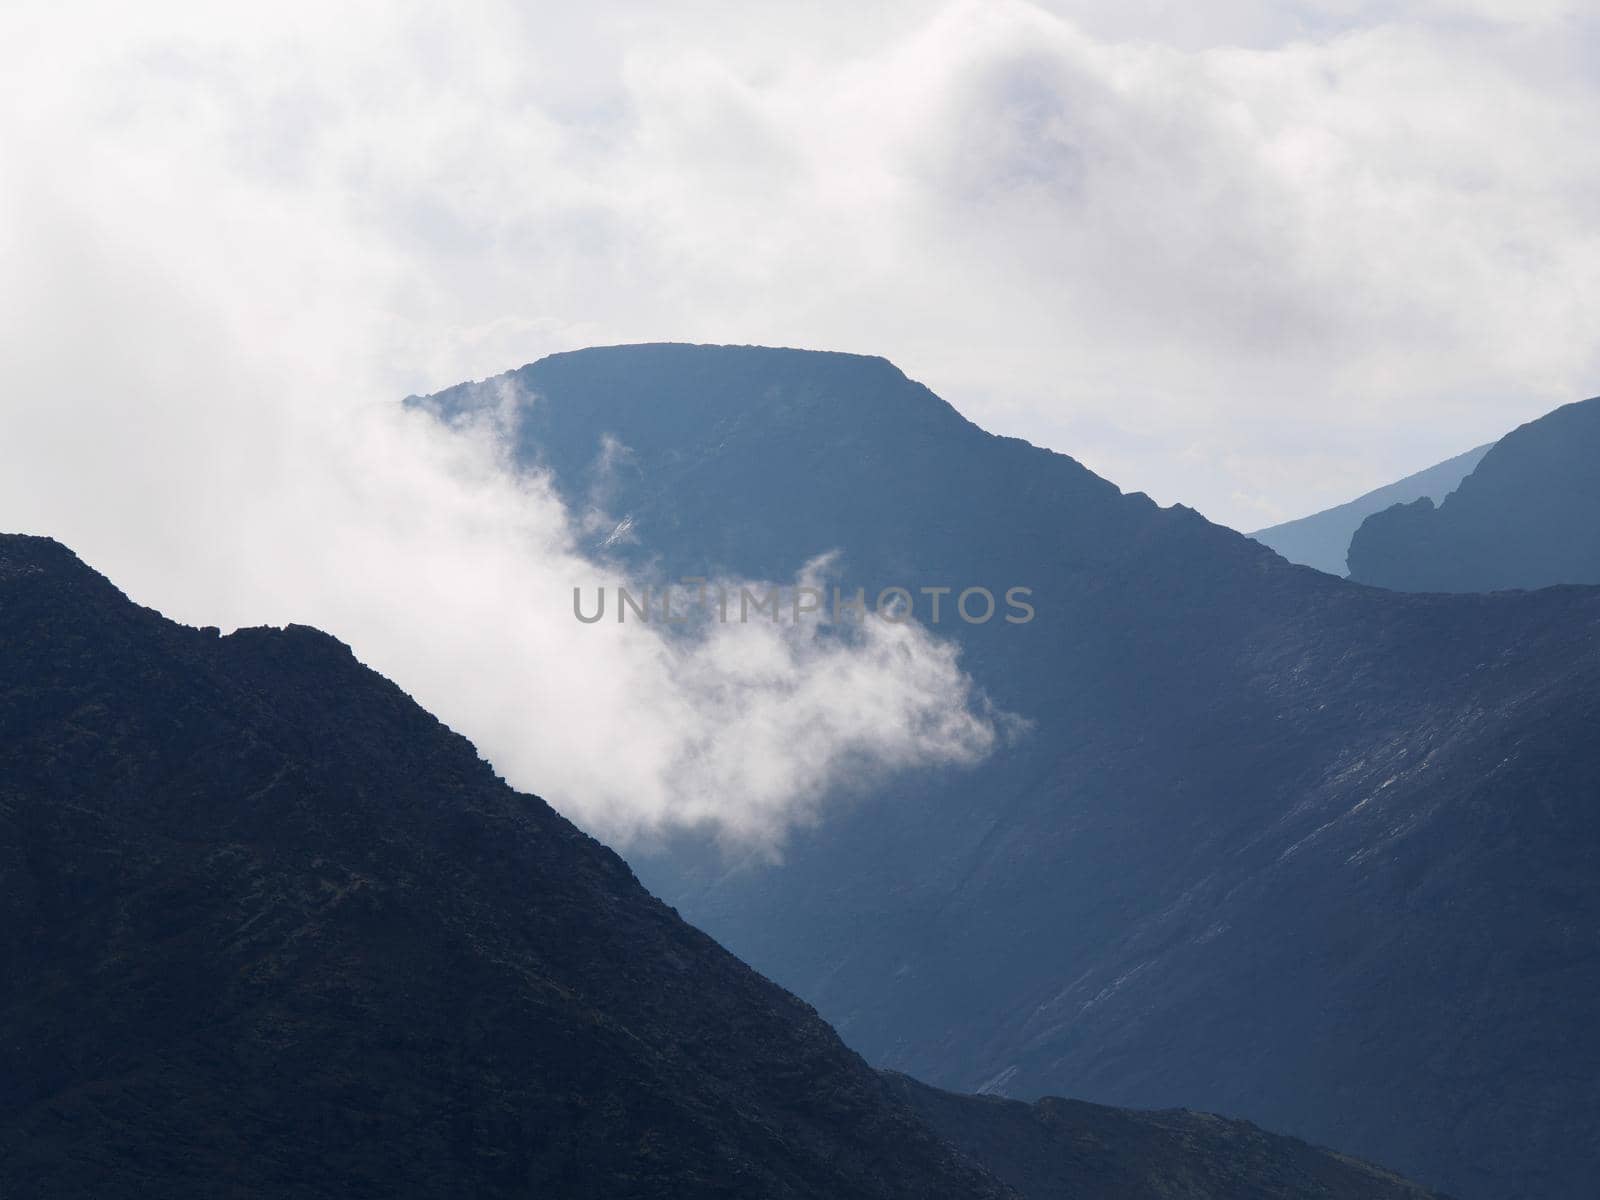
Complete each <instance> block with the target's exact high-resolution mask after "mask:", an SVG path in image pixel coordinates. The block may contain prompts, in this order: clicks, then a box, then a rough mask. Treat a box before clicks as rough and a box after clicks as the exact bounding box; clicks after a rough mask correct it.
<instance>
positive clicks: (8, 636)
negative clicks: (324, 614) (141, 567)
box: [0, 537, 1003, 1198]
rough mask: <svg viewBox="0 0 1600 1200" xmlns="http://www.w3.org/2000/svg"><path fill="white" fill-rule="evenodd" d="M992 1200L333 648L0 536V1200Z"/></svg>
mask: <svg viewBox="0 0 1600 1200" xmlns="http://www.w3.org/2000/svg"><path fill="white" fill-rule="evenodd" d="M1002 1194H1003V1189H1002V1188H1000V1187H999V1185H997V1184H995V1183H994V1182H993V1181H992V1180H990V1179H989V1178H988V1177H987V1176H986V1175H984V1174H982V1173H981V1172H980V1170H979V1169H978V1168H976V1167H974V1166H972V1165H970V1164H968V1163H967V1162H966V1161H965V1160H963V1159H961V1158H960V1157H958V1156H957V1155H956V1154H955V1153H954V1152H953V1151H951V1150H950V1149H949V1148H948V1147H947V1146H946V1145H945V1144H944V1143H942V1142H941V1141H939V1140H938V1139H937V1138H936V1137H934V1136H933V1135H932V1134H931V1133H930V1132H929V1131H928V1130H927V1129H926V1128H925V1126H923V1125H922V1123H921V1122H920V1121H918V1120H917V1119H916V1118H915V1117H913V1116H912V1115H911V1114H910V1113H909V1112H908V1111H907V1110H906V1109H905V1108H903V1107H902V1106H901V1105H899V1104H898V1103H897V1102H895V1101H894V1100H893V1098H892V1097H891V1095H890V1094H889V1089H888V1087H887V1085H886V1084H885V1083H884V1082H883V1081H882V1080H881V1079H880V1078H879V1077H878V1076H877V1075H876V1074H875V1073H874V1072H872V1071H871V1070H870V1069H869V1068H868V1067H867V1066H866V1065H865V1064H864V1063H862V1062H861V1061H860V1060H859V1059H858V1058H857V1057H856V1056H855V1055H854V1054H852V1053H851V1052H849V1051H848V1050H846V1049H845V1048H844V1046H843V1045H841V1044H840V1042H839V1040H838V1039H837V1038H836V1037H835V1036H834V1034H833V1032H832V1031H831V1030H829V1029H828V1027H827V1026H826V1025H824V1024H823V1023H822V1022H821V1021H820V1020H819V1019H818V1018H817V1017H816V1015H815V1014H814V1013H813V1012H812V1011H811V1010H810V1009H809V1008H807V1007H806V1006H805V1005H803V1004H801V1003H800V1002H799V1001H797V1000H795V999H794V998H793V997H791V996H789V995H787V994H786V993H784V992H782V991H781V990H779V989H778V988H776V987H774V986H773V985H772V984H770V983H768V982H767V981H766V980H764V979H762V978H760V977H759V976H757V975H756V974H755V973H754V972H753V971H751V970H749V969H748V968H746V967H744V966H743V965H742V964H740V963H739V962H737V961H735V960H734V959H733V958H732V957H731V956H730V955H728V954H727V953H725V952H724V951H722V950H721V949H720V948H719V947H717V946H716V945H715V944H714V943H713V942H712V941H711V940H710V939H709V938H707V937H705V936H704V935H703V934H701V933H699V932H697V931H696V930H694V929H692V928H690V927H689V926H688V925H686V924H684V923H683V922H682V921H681V920H679V919H678V917H677V916H676V915H675V914H674V913H672V912H671V911H669V910H668V909H667V908H666V907H665V906H663V905H662V904H660V903H659V902H657V901H656V900H654V899H652V898H651V897H650V896H648V895H647V894H646V893H645V892H644V891H643V889H642V888H640V886H639V885H638V883H637V882H636V881H635V880H634V878H633V876H632V875H631V873H630V872H629V870H628V868H627V867H626V866H625V865H624V864H623V862H622V861H621V860H620V859H619V858H617V857H616V856H615V855H614V854H612V853H611V852H610V851H608V850H606V849H605V848H604V847H602V846H601V845H599V844H598V843H596V842H594V841H593V840H591V839H590V838H588V837H586V836H584V835H583V834H581V833H579V832H578V831H577V830H576V829H574V828H573V827H572V826H571V825H570V824H568V823H567V822H566V821H565V820H563V819H562V818H560V817H559V816H557V815H556V814H555V813H553V812H552V811H551V810H550V809H549V808H548V807H547V806H546V805H545V804H544V803H543V802H542V801H540V800H538V799H536V798H534V797H531V796H525V795H519V794H517V793H514V792H512V791H511V790H510V789H509V788H507V787H506V786H505V785H504V784H503V783H502V782H501V781H499V780H498V779H497V778H495V776H494V775H493V774H492V772H491V771H490V769H489V768H488V766H487V765H486V764H484V763H483V762H482V761H480V760H479V758H478V756H477V754H476V753H475V752H474V751H473V749H472V747H471V746H470V745H469V744H468V743H467V742H466V741H465V740H463V739H462V738H460V737H458V736H457V735H455V734H453V733H451V732H450V731H449V730H447V729H445V728H444V727H443V726H441V725H440V724H439V723H438V722H437V721H435V720H434V719H433V718H431V717H430V716H428V715H427V714H426V713H425V712H423V711H422V710H421V709H419V708H418V707H417V706H416V705H415V704H414V703H412V702H411V701H410V700H409V699H408V698H407V697H406V696H405V695H404V694H403V693H402V692H401V691H400V690H399V689H398V688H396V687H394V686H393V685H392V684H390V683H388V682H387V681H385V680H383V679H382V678H380V677H379V676H377V675H375V674H373V673H372V672H370V671H368V670H366V669H365V668H363V667H362V666H360V664H358V663H357V662H356V661H355V659H354V658H353V657H352V656H351V654H350V652H349V651H348V650H347V649H346V648H345V647H344V646H343V645H341V644H340V643H338V642H336V641H335V640H334V639H332V638H330V637H328V636H326V635H324V634H321V633H318V632H316V631H314V630H310V629H305V628H295V627H291V628H289V629H286V630H283V631H276V630H266V629H256V630H242V631H240V632H239V633H236V634H234V635H232V636H229V637H226V638H219V637H217V636H216V634H215V631H209V632H207V631H199V630H192V629H187V628H183V627H180V626H177V625H174V624H171V623H169V622H167V621H165V620H163V619H162V618H161V617H160V616H158V615H157V614H155V613H153V612H150V611H148V610H144V609H140V608H138V607H136V606H134V605H132V604H130V603H129V602H128V601H127V600H126V599H125V598H123V597H122V596H121V595H120V594H119V593H118V592H117V591H116V590H115V589H114V588H113V587H111V585H110V584H108V583H107V582H106V581H105V580H103V579H101V578H100V577H99V576H97V575H95V574H93V573H92V572H91V571H89V570H88V569H87V568H85V567H84V566H83V565H82V564H80V563H79V562H78V561H77V560H76V559H75V558H74V557H73V556H72V555H71V554H70V553H69V552H68V551H66V550H64V549H63V548H62V547H60V546H59V545H56V544H55V543H53V542H48V541H44V540H40V539H30V538H20V537H3V538H0V1195H6V1196H17V1197H23V1196H27V1197H42V1198H55V1197H69V1196H70V1197H77V1196H83V1197H90V1196H92V1197H96V1198H108V1197H110V1198H114V1197H134V1196H139V1197H146V1196H161V1197H185V1196H223V1195H226V1196H237V1197H245V1196H273V1197H329V1198H332V1197H340V1198H344V1197H356V1196H372V1197H378V1196H385V1197H387V1196H536V1195H538V1196H546V1195H552V1196H562V1197H584V1196H593V1197H620V1196H641V1197H642V1196H652V1197H683V1196H696V1197H698V1196H729V1197H734V1196H738V1197H746V1196H794V1197H802V1196H803V1197H814V1196H830V1197H832V1196H859V1197H889V1196H904V1197H926V1196H971V1197H979V1196H990V1197H992V1196H1000V1195H1002Z"/></svg>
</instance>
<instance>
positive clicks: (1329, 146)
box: [3, 0, 1600, 528]
mask: <svg viewBox="0 0 1600 1200" xmlns="http://www.w3.org/2000/svg"><path fill="white" fill-rule="evenodd" d="M3 19H4V20H5V21H6V27H5V34H6V37H5V45H6V47H7V49H6V51H5V52H4V53H5V55H6V58H7V61H6V64H5V65H6V68H7V69H6V72H5V80H6V81H5V83H4V85H3V86H4V87H5V88H6V95H7V98H8V114H7V119H6V138H7V142H8V143H10V144H9V145H8V151H14V150H17V149H19V148H20V150H21V151H22V154H21V160H22V162H23V163H26V164H28V165H18V164H16V163H13V165H12V167H11V173H12V175H13V178H14V181H15V186H16V187H17V188H20V189H22V190H24V191H31V192H34V193H35V196H36V199H37V198H41V193H42V191H43V190H44V189H49V188H55V189H57V190H58V194H60V195H62V196H63V197H64V198H65V199H66V200H67V201H69V202H71V201H73V199H74V197H80V198H81V195H82V194H83V193H84V192H85V191H90V190H93V189H96V188H105V189H109V190H111V191H113V192H116V193H118V194H119V196H120V195H121V194H122V193H124V192H130V193H131V194H132V205H131V207H132V209H133V211H134V215H131V216H129V217H127V218H123V219H121V223H122V224H123V225H124V227H125V231H129V232H131V231H132V230H133V228H134V225H133V222H135V221H140V220H145V219H147V217H146V215H145V214H141V213H139V212H138V208H139V202H140V200H141V199H142V200H143V201H145V202H147V203H148V204H151V205H155V206H157V207H159V208H163V209H165V210H167V211H168V212H170V213H173V214H177V213H182V214H184V215H183V220H184V221H185V223H186V225H187V226H188V233H189V239H190V245H189V249H188V250H187V252H186V253H187V257H188V259H189V262H188V264H187V265H186V266H185V268H184V269H185V270H186V271H189V270H195V271H199V272H201V273H204V274H207V275H208V278H207V279H206V280H205V282H204V283H203V284H202V285H199V290H200V291H203V290H204V288H206V287H211V286H224V285H225V284H226V283H227V279H226V272H219V271H218V270H217V268H216V264H218V263H222V262H228V261H238V260H239V259H241V258H248V257H250V256H251V251H252V247H254V246H258V245H260V244H262V243H263V242H269V241H270V242H273V243H275V244H283V243H303V244H307V245H322V244H325V243H326V242H328V241H332V240H337V241H338V242H339V243H341V245H339V246H337V247H331V248H330V250H331V252H330V254H328V255H326V256H324V257H322V258H321V259H320V260H313V261H309V262H307V263H306V268H305V271H304V272H303V273H302V274H301V275H299V276H298V277H297V278H291V277H289V271H288V268H287V265H286V264H281V263H280V261H279V260H275V259H268V260H267V261H266V262H265V263H264V264H262V265H261V266H260V267H258V268H255V271H256V275H255V277H254V278H253V279H249V280H240V283H241V284H244V285H248V286H252V287H257V288H262V289H264V294H263V295H262V296H261V297H260V298H259V300H260V303H259V305H258V306H259V307H267V306H268V305H269V303H270V304H271V305H272V314H273V317H274V321H275V322H276V323H277V324H278V325H280V326H286V327H288V328H289V329H290V330H291V331H292V332H293V333H294V335H295V336H297V337H299V336H304V334H303V332H302V329H301V328H300V327H297V323H296V321H295V320H294V318H293V315H292V309H293V307H294V306H295V305H296V304H299V305H300V306H301V309H302V311H303V312H305V313H308V314H309V313H313V312H314V313H318V314H319V316H318V317H316V318H313V317H310V316H307V317H306V319H305V320H304V321H302V322H299V323H298V326H301V327H303V326H304V325H305V324H321V323H322V319H321V316H320V314H325V313H327V312H329V311H330V310H332V309H334V308H336V307H340V306H342V311H343V312H344V313H346V314H347V315H348V314H351V313H355V312H359V313H360V314H361V315H362V317H363V318H365V319H366V320H367V327H366V328H365V329H364V330H363V333H362V337H361V340H360V341H359V343H356V344H353V345H352V346H351V347H350V350H349V352H350V353H353V354H361V355H364V356H366V357H367V358H368V360H369V366H370V368H371V375H372V377H373V378H374V379H378V378H379V377H381V378H382V379H383V380H384V381H385V382H386V383H387V384H388V385H389V386H390V388H391V390H392V391H393V392H394V393H395V394H404V393H405V392H409V391H426V390H431V389H433V388H435V387H438V386H442V385H444V384H447V383H450V382H454V381H456V380H459V379H463V378H469V377H482V376H486V375H491V374H495V373H498V372H499V371H502V370H504V369H506V368H507V367H510V366H514V365H517V364H519V363H521V362H523V361H527V360H528V359H531V358H534V357H537V356H538V355H540V354H543V353H546V352H550V351H554V350H561V349H570V348H573V347H575V346H579V345H584V344H593V343H596V342H611V341H633V340H650V339H661V338H678V339H684V340H694V341H729V342H766V343H782V344H801V345H812V346H817V347H821V348H838V349H853V350H860V351H865V352H871V353H881V354H886V355H888V356H889V357H891V358H893V359H894V360H895V361H896V362H898V363H899V364H900V365H902V366H903V367H904V368H906V369H907V370H908V371H909V372H910V373H911V374H912V375H913V376H915V377H917V378H920V379H923V380H924V381H926V382H928V383H929V384H930V385H932V386H933V387H934V388H935V389H936V390H939V391H940V392H942V393H944V394H946V395H947V396H948V397H949V398H950V399H952V400H953V401H954V402H956V403H957V404H958V406H960V407H962V408H963V409H964V410H965V411H967V412H969V413H970V414H971V415H973V416H975V417H976V418H978V419H979V420H981V421H983V422H984V423H986V424H988V425H990V426H991V427H996V428H1000V429H1002V430H1003V431H1004V432H1008V433H1014V434H1020V435H1023V436H1028V437H1031V438H1033V439H1034V440H1036V441H1039V442H1041V443H1044V444H1047V445H1051V446H1054V447H1056V448H1059V449H1062V450H1064V451H1067V452H1069V453H1072V454H1075V455H1078V456H1079V457H1081V458H1083V459H1084V460H1085V461H1086V462H1088V464H1089V465H1090V466H1093V467H1095V468H1096V469H1098V470H1100V471H1102V473H1104V474H1107V475H1108V476H1109V477H1111V478H1113V479H1115V480H1116V481H1117V482H1119V483H1121V484H1123V485H1124V486H1128V487H1133V488H1139V489H1143V490H1148V491H1150V492H1151V493H1152V494H1154V495H1156V496H1157V497H1158V498H1159V499H1161V500H1163V501H1174V500H1182V501H1184V502H1187V503H1191V504H1195V505H1197V506H1198V507H1200V508H1201V509H1202V510H1203V511H1205V512H1207V513H1208V514H1210V515H1212V516H1214V517H1216V518H1218V519H1222V520H1230V521H1233V522H1235V523H1237V524H1239V525H1241V526H1244V527H1252V528H1253V527H1256V526H1258V525H1260V524H1262V523H1263V522H1265V521H1267V520H1269V519H1271V518H1275V517H1278V516H1286V515H1290V514H1292V513H1294V512H1296V511H1299V510H1305V509H1309V508H1312V507H1315V506H1317V505H1319V504H1322V503H1324V502H1328V501H1332V500H1337V499H1342V498H1346V496H1347V494H1348V493H1351V492H1354V491H1358V490H1361V489H1362V488H1364V487H1365V486H1370V485H1372V484H1376V483H1381V482H1385V481H1387V479H1389V478H1392V477H1393V476H1394V475H1396V474H1399V473H1402V472H1404V471H1406V470H1409V469H1413V468H1416V467H1419V466H1422V465H1425V464H1426V463H1427V462H1429V461H1431V460H1433V459H1435V458H1438V457H1442V456H1444V455H1445V454H1447V453H1453V452H1455V451H1457V450H1459V449H1462V448H1464V447H1466V446H1469V445H1473V444H1476V443H1479V442H1481V441H1484V440H1486V439H1487V438H1489V437H1492V436H1495V435H1497V434H1498V433H1500V432H1503V431H1504V430H1505V429H1506V428H1507V427H1509V426H1510V425H1512V424H1515V423H1517V422H1518V421H1521V420H1524V419H1527V418H1529V417H1532V416H1534V415H1537V414H1538V413H1540V412H1543V411H1545V410H1547V409H1548V408H1550V407H1552V406H1554V405H1556V404H1558V403H1562V402H1565V401H1568V400H1571V399H1574V398H1576V397H1578V396H1580V395H1584V394H1587V393H1588V392H1591V391H1593V390H1594V379H1595V376H1596V374H1597V373H1600V372H1597V367H1600V361H1597V359H1600V356H1597V353H1596V342H1595V335H1594V334H1593V332H1592V325H1593V323H1592V322H1591V321H1590V320H1589V319H1588V313H1589V311H1590V310H1591V309H1592V308H1593V307H1594V305H1595V303H1596V300H1597V296H1596V289H1597V287H1600V284H1597V283H1596V282H1595V281H1596V280H1597V279H1600V271H1597V270H1596V267H1597V266H1600V261H1597V260H1600V238H1597V236H1596V235H1595V233H1594V232H1593V228H1592V221H1591V217H1590V214H1591V213H1592V212H1593V203H1594V197H1595V195H1596V192H1597V187H1600V151H1597V150H1595V149H1593V147H1595V146H1600V139H1597V138H1596V137H1595V136H1594V135H1595V132H1596V130H1595V120H1596V118H1595V115H1594V114H1595V113H1597V112H1600V106H1597V105H1596V103H1595V99H1596V97H1595V87H1596V82H1597V79H1596V75H1595V73H1594V71H1593V69H1592V62H1593V53H1592V52H1593V50H1594V48H1595V46H1596V35H1597V32H1600V20H1597V19H1596V18H1595V17H1594V16H1593V15H1592V14H1590V13H1588V12H1587V11H1585V9H1584V7H1583V6H1581V5H1578V4H1575V3H1569V2H1567V0H1546V2H1543V3H1538V4H1515V5H1513V4H1510V3H1502V2H1500V0H1459V2H1452V0H1283V2H1280V3H1260V2H1256V0H1251V2H1246V0H1237V2H1233V0H1229V2H1226V3H1222V4H1218V5H1214V6H1213V5H1207V6H1204V7H1203V8H1201V7H1199V6H1174V5H1171V4H1168V3H1165V2H1164V0H1161V2H1157V0H1148V2H1145V3H1131V4H1126V5H1114V6H1113V5H1104V4H1099V3H1092V2H1090V0H1050V2H1048V3H1040V4H1028V3H1023V2H1021V0H999V2H997V3H975V2H971V0H956V2H952V3H945V4H941V5H937V6H927V5H922V4H910V3H889V4H884V5H881V6H873V7H872V8H871V9H870V11H863V10H862V9H861V6H859V5H857V6H848V7H847V6H844V5H841V4H836V3H823V4H819V5H815V6H807V7H806V8H804V9H803V10H797V9H795V8H794V7H793V6H790V7H789V8H787V9H778V8H774V7H770V6H761V5H743V6H729V5H726V4H722V3H714V2H712V0H684V2H682V3H678V4H674V5H671V6H657V5H642V4H637V3H631V2H627V0H611V2H609V3H599V4H596V5H587V6H582V7H581V10H579V9H573V8H571V7H570V6H569V7H567V8H558V7H556V6H551V5H533V6H522V5H512V4H499V3H487V2H479V3H467V4H464V5H458V6H452V8H451V9H450V10H449V11H448V12H447V13H446V12H443V11H441V10H436V9H434V8H431V7H428V6H423V5H420V4H405V3H402V4H398V5H376V4H357V5H338V6H333V5H320V6H319V5H314V4H310V3H294V2H290V3H287V4H284V5H277V6H273V7H272V8H271V9H264V10H260V11H256V12H252V13H240V12H238V11H225V10H222V9H219V8H217V7H216V6H205V5H199V4H183V3H165V4H155V5H151V6H141V8H140V10H139V12H138V14H133V13H132V12H131V11H129V10H126V9H125V7H122V6H116V5H110V4H89V3H85V4H79V5H75V6H72V8H71V10H70V11H69V10H67V9H62V8H61V7H60V6H47V5H43V4H40V5H28V4H22V5H15V6H8V8H7V16H6V17H5V18H3ZM8 157H11V155H9V154H8ZM41 158H42V159H43V160H44V163H43V164H42V165H44V166H45V167H47V168H48V169H46V170H45V171H44V172H43V174H40V173H39V170H38V168H39V166H40V165H41V164H40V161H39V160H40V159H41ZM141 193H142V196H141ZM96 211H97V212H99V213H100V216H98V217H96V218H95V219H101V218H104V219H105V220H118V218H117V217H116V216H115V214H114V213H110V212H106V211H101V210H99V209H97V210H96ZM241 216H242V217H243V220H241V219H240V218H241ZM245 242H248V243H249V245H245V246H241V243H245ZM306 257H307V256H305V255H302V254H300V253H299V252H298V250H296V252H295V253H292V254H291V255H290V258H289V261H291V262H292V261H297V260H300V259H303V258H306ZM200 259H206V260H208V263H201V262H200V261H199V260H200ZM330 273H331V274H332V275H333V276H335V277H333V278H329V275H330ZM219 275H220V277H219ZM341 327H345V328H348V323H347V322H346V323H342V325H341ZM277 334H278V330H277V329H276V328H275V329H274V331H273V335H272V336H277ZM357 345H358V346H359V349H357V348H356V347H357Z"/></svg>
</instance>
